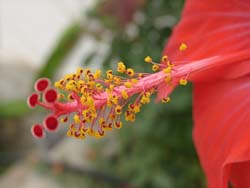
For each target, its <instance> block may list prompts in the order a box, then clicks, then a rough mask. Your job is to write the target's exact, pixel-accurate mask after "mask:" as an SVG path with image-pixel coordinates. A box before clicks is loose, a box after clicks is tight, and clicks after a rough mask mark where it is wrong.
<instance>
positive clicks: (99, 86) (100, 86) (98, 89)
mask: <svg viewBox="0 0 250 188" xmlns="http://www.w3.org/2000/svg"><path fill="white" fill-rule="evenodd" d="M95 87H96V89H97V91H102V89H103V86H102V85H101V84H99V83H97V84H96V85H95Z"/></svg>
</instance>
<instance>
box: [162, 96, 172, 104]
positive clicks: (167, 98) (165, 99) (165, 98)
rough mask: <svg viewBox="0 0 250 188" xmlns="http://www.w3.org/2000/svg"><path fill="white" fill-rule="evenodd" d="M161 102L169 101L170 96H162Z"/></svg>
mask: <svg viewBox="0 0 250 188" xmlns="http://www.w3.org/2000/svg"><path fill="white" fill-rule="evenodd" d="M161 101H162V102H163V103H169V102H170V101H171V99H170V97H164V98H162V100H161Z"/></svg>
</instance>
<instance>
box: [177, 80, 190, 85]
mask: <svg viewBox="0 0 250 188" xmlns="http://www.w3.org/2000/svg"><path fill="white" fill-rule="evenodd" d="M187 83H188V82H187V80H186V79H180V80H179V84H180V85H182V86H185V85H187Z"/></svg>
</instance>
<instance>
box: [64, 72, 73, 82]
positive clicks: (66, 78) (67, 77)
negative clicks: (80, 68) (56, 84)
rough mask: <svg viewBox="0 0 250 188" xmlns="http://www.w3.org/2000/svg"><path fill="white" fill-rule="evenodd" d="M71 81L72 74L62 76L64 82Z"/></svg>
mask: <svg viewBox="0 0 250 188" xmlns="http://www.w3.org/2000/svg"><path fill="white" fill-rule="evenodd" d="M72 79H73V74H67V75H65V76H64V80H67V81H69V80H72Z"/></svg>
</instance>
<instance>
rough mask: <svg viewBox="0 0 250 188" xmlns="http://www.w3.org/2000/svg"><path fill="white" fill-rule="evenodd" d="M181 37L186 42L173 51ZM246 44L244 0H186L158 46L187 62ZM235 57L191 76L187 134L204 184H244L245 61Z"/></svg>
mask: <svg viewBox="0 0 250 188" xmlns="http://www.w3.org/2000/svg"><path fill="white" fill-rule="evenodd" d="M183 41H184V42H186V43H187V44H188V46H189V48H188V49H187V50H186V51H185V52H184V53H176V46H178V45H179V43H180V42H183ZM249 47H250V1H249V0H202V1H200V0H188V1H187V2H186V6H185V8H184V12H183V15H182V19H181V22H180V23H179V25H178V26H177V27H176V28H175V30H174V33H173V35H172V37H171V40H170V41H169V43H168V45H167V47H166V49H165V51H164V52H165V53H167V54H169V56H170V58H171V59H172V60H174V61H177V62H178V61H183V60H185V61H187V62H189V61H194V60H197V59H203V58H209V57H215V56H217V57H219V56H221V55H223V56H224V57H230V56H231V55H232V54H237V53H238V54H240V53H241V52H243V51H245V52H246V54H247V53H248V54H250V50H249ZM238 57H239V59H237V58H236V59H235V60H232V61H233V62H232V63H231V64H227V65H224V66H221V67H218V68H213V69H210V70H208V71H201V72H200V74H198V75H196V76H195V77H193V79H192V81H193V83H194V95H193V101H194V102H193V109H194V112H193V117H194V123H195V127H194V131H193V138H194V142H195V145H196V148H197V151H198V155H199V157H200V161H201V165H202V167H203V169H204V171H205V174H206V176H207V182H208V188H228V184H229V182H230V183H231V185H232V186H233V187H234V188H247V187H250V100H249V99H250V98H249V96H250V74H249V73H250V61H249V58H242V59H241V58H240V56H238ZM228 60H229V59H228ZM226 61H227V60H226ZM212 64H213V62H211V65H212Z"/></svg>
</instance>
